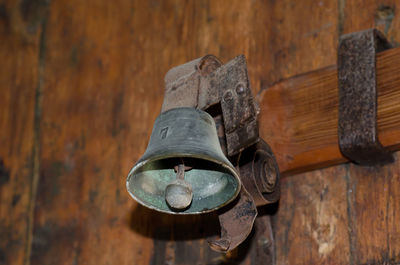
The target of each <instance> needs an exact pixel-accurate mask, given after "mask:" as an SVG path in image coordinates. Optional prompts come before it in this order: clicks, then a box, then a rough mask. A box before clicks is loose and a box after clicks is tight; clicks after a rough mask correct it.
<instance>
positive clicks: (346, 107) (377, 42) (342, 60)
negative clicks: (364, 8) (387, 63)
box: [338, 29, 393, 165]
mask: <svg viewBox="0 0 400 265" xmlns="http://www.w3.org/2000/svg"><path fill="white" fill-rule="evenodd" d="M388 48H390V44H389V43H388V41H387V40H386V39H385V37H384V36H383V35H382V34H381V33H380V32H379V31H377V30H376V29H369V30H365V31H361V32H356V33H351V34H347V35H343V36H342V37H341V38H340V43H339V48H338V80H339V124H338V137H339V147H340V151H341V152H342V154H343V155H344V156H345V157H347V158H348V159H350V160H352V161H354V162H356V163H358V164H361V165H376V164H385V163H388V162H391V161H393V157H392V155H391V154H390V152H389V151H387V150H386V149H384V147H383V146H382V145H381V143H380V142H379V139H378V133H377V119H376V117H377V83H376V69H375V61H376V53H377V52H380V51H383V50H385V49H388Z"/></svg>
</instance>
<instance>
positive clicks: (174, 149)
mask: <svg viewBox="0 0 400 265" xmlns="http://www.w3.org/2000/svg"><path fill="white" fill-rule="evenodd" d="M127 189H128V191H129V193H130V194H131V196H132V197H133V198H134V199H135V200H136V201H138V202H139V203H140V204H142V205H144V206H146V207H148V208H151V209H154V210H157V211H161V212H164V213H168V214H175V215H181V214H201V213H206V212H210V211H215V210H218V217H219V221H220V225H221V237H220V238H219V239H216V240H212V241H210V242H209V245H210V247H211V248H212V249H214V250H215V251H219V252H227V251H230V250H232V249H234V248H236V247H237V246H238V245H239V244H240V243H242V242H243V241H244V240H245V239H246V238H247V236H248V235H249V234H250V232H251V229H252V227H253V224H254V220H255V218H256V216H257V206H262V205H266V204H271V203H275V202H276V201H278V199H279V194H280V189H279V169H278V165H277V163H276V161H275V157H274V155H273V153H272V151H271V149H270V148H269V146H268V145H267V144H266V143H265V142H264V141H263V140H262V139H261V138H260V137H259V133H258V123H257V106H256V105H255V102H254V100H253V96H252V93H251V89H250V83H249V78H248V74H247V67H246V61H245V58H244V56H238V57H236V58H234V59H233V60H231V61H229V62H228V63H227V64H222V63H221V62H220V61H219V60H218V59H217V58H216V57H215V56H212V55H207V56H204V57H202V58H199V59H196V60H193V61H191V62H188V63H186V64H183V65H180V66H177V67H175V68H172V69H171V70H170V71H169V72H168V73H167V75H166V76H165V96H164V102H163V105H162V110H161V114H160V115H159V116H158V118H157V119H156V121H155V124H154V128H153V131H152V134H151V138H150V142H149V145H148V147H147V149H146V152H145V153H144V155H143V156H142V157H141V158H140V159H139V161H138V162H137V163H136V164H135V165H134V167H133V168H132V170H131V172H130V173H129V175H128V179H127ZM265 220H266V222H267V223H266V224H264V225H265V227H269V228H270V227H271V223H270V219H269V218H267V219H265ZM267 231H272V229H267ZM268 237H269V241H270V242H273V235H272V232H270V235H268ZM273 247H274V244H270V245H269V248H268V250H267V251H266V252H267V254H268V255H267V256H268V257H269V258H270V259H271V260H272V259H273V255H274V250H273Z"/></svg>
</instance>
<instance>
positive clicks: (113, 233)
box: [0, 0, 400, 265]
mask: <svg viewBox="0 0 400 265" xmlns="http://www.w3.org/2000/svg"><path fill="white" fill-rule="evenodd" d="M360 6H362V8H360ZM398 10H399V9H398V8H396V1H394V0H391V1H388V0H384V1H379V2H378V1H375V0H368V1H359V0H338V1H325V0H323V1H308V0H300V1H290V0H282V1H261V0H257V1H240V0H234V1H230V0H229V1H228V0H226V1H225V0H224V1H180V0H166V1H137V0H135V1H104V0H96V1H95V0H89V1H77V0H70V1H66V0H60V1H51V2H48V1H41V0H39V1H18V0H17V1H11V0H10V1H5V2H2V3H0V38H1V41H0V48H1V49H0V60H1V67H2V71H0V91H1V94H2V97H0V128H1V130H0V143H1V146H2V148H0V158H1V159H2V160H3V165H4V166H3V167H2V168H1V171H0V172H1V176H0V264H18V265H22V264H26V265H28V264H40V265H42V264H122V265H123V264H139V265H140V264H154V265H155V264H260V261H259V260H258V259H259V257H260V255H259V250H260V249H259V248H258V247H257V246H258V242H259V241H260V240H259V239H260V238H259V237H260V236H261V237H262V233H263V230H262V227H263V226H262V222H263V220H264V219H265V218H269V217H268V216H260V218H259V219H258V220H257V227H258V230H257V227H256V229H255V231H254V232H253V234H252V235H251V237H250V238H249V239H248V240H247V241H246V242H245V244H244V245H242V246H241V247H240V248H239V249H238V250H236V251H234V252H232V253H229V254H228V255H221V254H218V253H215V252H212V251H211V250H210V249H209V248H208V246H207V241H206V239H207V238H209V237H215V236H216V235H217V234H218V233H219V230H218V229H219V228H218V224H217V219H216V217H215V215H206V216H199V217H190V218H188V217H184V218H179V217H178V218H175V217H171V216H167V215H162V214H158V213H155V212H153V211H149V210H147V209H145V208H143V207H141V206H138V205H137V204H136V203H134V201H133V200H132V199H131V198H129V196H128V194H127V192H126V190H125V177H126V174H127V173H128V171H129V169H130V167H131V166H132V165H133V164H134V163H135V162H136V161H137V160H138V159H139V157H140V156H141V154H142V153H143V152H144V150H145V148H146V145H147V141H148V137H149V135H150V132H151V129H152V125H153V121H154V119H155V117H156V116H157V115H158V113H159V110H160V107H161V102H162V98H163V85H164V84H163V83H164V82H163V77H164V74H165V73H166V72H167V71H168V69H170V68H171V67H173V66H176V65H179V64H182V63H185V62H187V61H190V60H192V59H194V58H197V57H201V56H203V55H205V54H208V53H210V54H215V55H216V56H218V57H219V58H221V59H222V60H223V61H224V62H227V61H228V60H229V59H231V58H233V57H235V56H236V55H238V54H244V55H245V56H246V58H247V60H248V71H249V76H250V80H251V84H252V88H253V92H254V93H255V94H257V93H259V92H260V91H261V90H262V91H263V92H262V94H260V96H261V98H262V99H263V100H262V102H261V103H262V104H261V108H262V113H261V114H262V115H261V127H262V133H263V135H264V136H265V139H266V140H267V141H268V142H269V143H270V144H271V141H272V143H273V144H272V145H273V148H274V151H275V153H276V154H277V157H278V159H279V161H280V162H279V163H280V166H281V168H282V169H283V171H284V172H286V173H288V174H289V173H294V172H296V170H292V169H294V168H296V169H299V168H300V169H301V170H306V169H307V168H306V167H300V166H299V165H301V164H302V163H303V165H304V163H305V162H306V163H311V164H312V167H311V168H314V167H315V165H319V166H323V165H329V164H331V163H332V161H333V160H334V159H335V157H336V156H335V152H336V151H337V149H326V148H325V149H321V151H320V152H317V153H315V152H314V153H313V152H308V149H307V148H311V149H313V148H319V145H321V144H322V145H323V146H325V145H326V146H333V143H332V142H330V140H329V139H333V138H334V137H333V136H332V132H333V130H332V128H333V126H334V124H333V123H332V121H333V119H328V120H326V119H321V116H322V115H321V114H320V113H311V114H310V112H309V110H313V109H315V108H317V109H318V110H320V111H321V112H322V113H323V114H326V116H329V117H331V116H330V115H332V114H331V112H332V110H335V109H336V108H335V106H334V105H335V100H334V97H335V96H336V94H334V93H333V92H332V91H331V90H329V89H326V87H325V86H324V84H326V83H330V84H333V83H334V79H335V78H336V76H335V75H334V74H332V71H334V69H332V68H329V66H330V65H334V64H335V61H336V45H337V40H338V36H339V35H340V34H342V33H348V32H352V31H356V30H361V29H364V28H369V27H372V26H377V27H378V28H380V29H381V30H383V31H385V32H386V33H387V34H388V38H389V40H391V41H392V42H393V43H395V44H396V43H398V41H399V36H398V34H399V33H398V28H399V26H400V25H399V19H398V15H397V12H398ZM15 14H17V15H15ZM391 52H392V51H391ZM396 58H397V57H396V56H382V57H380V59H379V60H380V61H381V62H382V65H398V62H397V61H396ZM385 60H387V61H385ZM379 65H380V63H379V64H378V66H379ZM318 69H322V70H320V71H322V73H321V75H322V76H325V79H324V80H320V79H319V76H321V75H320V74H319V73H318V72H315V71H316V70H318ZM390 69H391V68H388V69H381V70H378V71H383V72H385V73H388V71H389V70H390ZM392 70H393V69H392ZM394 70H395V69H394ZM394 70H393V71H394ZM306 72H311V73H310V75H311V76H312V78H311V81H310V80H309V81H307V82H306V81H305V80H304V77H302V74H303V73H306ZM396 73H397V72H395V71H394V72H392V74H391V75H390V76H389V74H388V76H389V79H386V78H382V77H380V76H378V82H380V83H379V87H384V86H387V87H386V88H383V89H382V91H384V93H383V92H382V91H380V94H379V100H383V101H384V102H389V103H388V105H387V107H384V108H382V106H383V105H382V104H379V106H380V109H378V111H379V113H386V114H384V115H383V116H382V117H385V118H384V119H380V120H379V130H383V131H385V132H386V136H385V139H392V140H390V141H397V140H398V139H399V135H398V134H397V131H398V129H397V127H396V128H394V127H392V126H393V124H394V123H393V121H396V120H399V117H398V113H399V112H398V111H397V106H396V103H395V102H396V98H397V94H396V93H397V92H396V90H398V89H396V88H395V86H393V83H394V82H397V81H396V80H394V81H393V80H392V79H390V78H392V77H393V76H395V74H396ZM293 76H296V77H295V78H294V79H291V77H293ZM288 78H289V79H288ZM283 79H285V80H287V81H283V82H279V81H280V80H283ZM288 80H296V83H290V82H289V81H288ZM274 84H275V85H274ZM268 87H272V89H271V88H269V89H267V88H268ZM295 87H296V88H297V90H294V88H295ZM299 87H300V89H299ZM309 87H313V88H314V89H315V88H316V87H319V89H316V90H317V91H316V92H315V93H305V94H304V93H303V92H304V91H306V90H307V89H309ZM285 91H286V92H285ZM288 91H289V92H290V95H291V96H292V97H285V94H284V93H289V92H288ZM381 92H382V93H381ZM267 93H269V94H268V95H269V96H268V97H267V96H266V95H267ZM331 93H332V94H331ZM393 95H395V96H393ZM321 99H324V100H323V101H321ZM294 100H302V102H310V103H309V104H306V105H304V104H303V105H295V106H294V105H293V104H292V102H293V101H294ZM391 100H394V101H391ZM265 102H268V105H266V104H264V103H265ZM268 108H275V110H274V111H275V113H276V115H275V114H274V115H269V113H268V112H267V111H266V110H268ZM310 115H311V116H312V117H313V119H314V118H318V119H321V120H320V123H318V126H317V124H313V123H312V122H310V121H309V120H308V119H306V117H310ZM379 115H380V114H379ZM288 117H291V118H290V119H289V118H288ZM322 118H324V117H323V116H322ZM294 120H297V121H299V123H297V124H295V125H293V124H294V123H293V121H294ZM271 126H277V127H276V128H274V130H275V131H273V132H272V131H268V130H269V129H268V128H270V127H271ZM309 129H312V130H311V132H312V135H311V138H307V137H306V138H305V137H301V135H302V134H303V133H305V132H306V131H308V133H310V130H309ZM285 135H286V136H287V135H292V136H293V137H294V138H293V139H289V138H287V137H286V136H285ZM325 135H328V136H329V139H328V138H326V139H328V141H326V139H325V138H324V137H325ZM296 137H297V138H296ZM318 137H319V138H318ZM269 138H270V139H269ZM324 139H325V140H324ZM317 140H318V141H317ZM384 144H385V143H384ZM297 148H300V149H302V150H303V151H304V150H306V151H305V152H303V153H302V154H301V155H300V154H297V153H296V152H297V151H296V150H297ZM304 148H305V149H304ZM335 148H337V147H335ZM332 153H333V154H334V156H333V160H328V163H327V164H323V163H321V159H322V158H324V157H325V158H326V157H330V156H332ZM291 154H296V155H295V156H292V155H291ZM336 154H337V153H336ZM321 157H322V158H321ZM307 161H308V162H307ZM310 161H311V162H310ZM398 167H399V163H398V162H396V163H395V164H393V165H391V166H388V167H385V168H381V169H366V168H356V167H355V166H350V165H340V166H337V167H331V168H327V169H323V170H318V171H313V172H309V173H303V174H300V175H295V176H290V177H285V178H283V179H282V185H281V186H282V197H281V202H280V204H279V208H278V210H277V212H276V214H275V216H274V218H273V224H274V230H275V235H276V251H277V252H276V254H277V264H359V263H367V264H373V263H378V264H379V262H380V263H384V262H386V263H393V264H396V262H397V263H398V262H399V258H398V257H399V256H400V249H399V245H400V242H399V238H400V237H399V233H400V229H399V226H398V218H399V207H400V205H399V199H400V195H399V192H398V190H400V189H398V187H399V185H400V183H399V181H400V178H399V174H398V173H397V172H398V171H399V168H398ZM382 176H383V177H382ZM377 179H379V181H376V180H377ZM35 183H37V184H38V190H37V196H35V194H36V192H35V190H36V189H35V185H34V184H35ZM33 210H34V211H33ZM269 210H271V209H269V208H268V209H263V211H264V212H268V211H269ZM263 211H262V212H263ZM33 212H34V216H33V217H34V218H32V215H31V213H33ZM32 222H33V223H32ZM31 224H33V226H34V227H33V228H34V229H33V235H31ZM260 228H261V229H260ZM371 231H374V233H371ZM260 233H261V234H260ZM31 240H32V244H31ZM31 247H32V251H30V248H31Z"/></svg>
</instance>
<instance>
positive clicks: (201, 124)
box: [126, 108, 241, 214]
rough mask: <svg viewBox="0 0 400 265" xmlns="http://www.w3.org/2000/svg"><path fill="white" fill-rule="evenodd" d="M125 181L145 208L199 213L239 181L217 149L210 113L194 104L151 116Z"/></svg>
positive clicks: (226, 198)
mask: <svg viewBox="0 0 400 265" xmlns="http://www.w3.org/2000/svg"><path fill="white" fill-rule="evenodd" d="M126 185H127V189H128V191H129V193H130V195H131V196H132V197H133V198H134V199H135V200H136V201H137V202H139V203H140V204H142V205H144V206H146V207H148V208H151V209H154V210H157V211H160V212H165V213H171V214H199V213H206V212H210V211H213V210H216V209H218V208H220V207H222V206H224V205H226V204H228V203H229V202H231V201H232V200H234V199H235V198H236V196H237V195H238V194H239V191H240V186H241V183H240V180H239V176H238V174H237V173H236V170H235V168H234V167H233V166H232V164H231V163H230V162H229V160H228V159H227V158H226V157H225V155H224V154H223V152H222V150H221V146H220V144H219V141H218V136H217V131H216V127H215V123H214V120H213V118H212V117H211V116H210V115H209V114H208V113H206V112H204V111H201V110H198V109H194V108H176V109H171V110H168V111H166V112H163V113H161V114H160V115H159V116H158V117H157V119H156V121H155V123H154V128H153V131H152V134H151V138H150V142H149V145H148V146H147V149H146V152H145V153H144V155H143V156H142V157H141V158H140V160H139V161H138V162H137V163H136V164H135V165H134V166H133V168H132V170H131V171H130V173H129V175H128V179H127V183H126Z"/></svg>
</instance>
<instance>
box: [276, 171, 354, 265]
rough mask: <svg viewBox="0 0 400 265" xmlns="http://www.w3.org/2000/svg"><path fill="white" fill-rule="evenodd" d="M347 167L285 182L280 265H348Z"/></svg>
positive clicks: (280, 215) (279, 218) (278, 220)
mask: <svg viewBox="0 0 400 265" xmlns="http://www.w3.org/2000/svg"><path fill="white" fill-rule="evenodd" d="M347 167H348V166H347V165H344V166H337V167H331V168H328V169H324V170H319V171H313V172H309V173H306V174H301V175H298V176H294V177H286V178H284V179H282V183H281V186H282V195H281V200H280V202H279V210H278V213H277V215H276V216H275V219H274V222H275V227H276V234H275V235H276V247H277V264H349V252H350V247H349V234H348V230H347V228H348V220H347V210H346V209H347V201H346V192H347V189H346V177H347V175H346V173H347V172H346V169H347ZM327 176H332V177H327Z"/></svg>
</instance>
